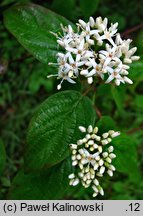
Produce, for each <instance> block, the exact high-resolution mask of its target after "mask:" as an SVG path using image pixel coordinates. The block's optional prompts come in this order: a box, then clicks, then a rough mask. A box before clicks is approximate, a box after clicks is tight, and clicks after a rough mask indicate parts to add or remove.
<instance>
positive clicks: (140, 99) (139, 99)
mask: <svg viewBox="0 0 143 216" xmlns="http://www.w3.org/2000/svg"><path fill="white" fill-rule="evenodd" d="M133 104H134V107H135V108H136V109H138V110H139V111H142V112H143V95H137V94H136V96H135V100H134V101H133Z"/></svg>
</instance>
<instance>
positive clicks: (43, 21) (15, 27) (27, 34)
mask: <svg viewBox="0 0 143 216" xmlns="http://www.w3.org/2000/svg"><path fill="white" fill-rule="evenodd" d="M4 23H5V26H6V28H7V29H8V30H9V31H10V32H11V33H12V34H13V35H14V36H15V37H16V38H17V40H18V41H19V42H20V43H21V44H22V45H23V46H24V47H25V48H26V49H27V50H28V51H29V52H30V53H31V54H32V55H34V56H35V57H36V58H37V59H38V60H40V61H41V62H43V63H48V62H53V61H55V60H56V54H57V52H58V45H57V41H56V37H55V36H54V35H52V34H51V31H52V32H55V33H57V32H61V27H60V24H61V23H62V24H63V25H68V24H71V25H73V24H72V23H70V22H69V21H68V20H67V19H65V18H64V17H62V16H60V15H57V14H56V13H54V12H52V11H50V10H48V9H46V8H44V7H41V6H39V5H36V4H30V3H29V4H21V5H15V6H13V7H11V8H9V9H8V10H6V11H5V12H4Z"/></svg>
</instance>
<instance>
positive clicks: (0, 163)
mask: <svg viewBox="0 0 143 216" xmlns="http://www.w3.org/2000/svg"><path fill="white" fill-rule="evenodd" d="M5 163H6V152H5V147H4V144H3V141H2V140H1V139H0V175H2V173H3V171H4V168H5Z"/></svg>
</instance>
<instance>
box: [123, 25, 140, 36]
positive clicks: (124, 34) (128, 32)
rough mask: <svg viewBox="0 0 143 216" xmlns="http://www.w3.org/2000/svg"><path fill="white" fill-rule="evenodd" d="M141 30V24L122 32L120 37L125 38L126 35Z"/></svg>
mask: <svg viewBox="0 0 143 216" xmlns="http://www.w3.org/2000/svg"><path fill="white" fill-rule="evenodd" d="M141 28H143V23H141V24H139V25H137V26H134V27H133V28H130V29H127V30H126V31H124V32H123V33H121V35H122V36H126V35H129V34H130V33H132V32H135V31H137V30H139V29H141Z"/></svg>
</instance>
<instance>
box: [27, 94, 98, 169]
mask: <svg viewBox="0 0 143 216" xmlns="http://www.w3.org/2000/svg"><path fill="white" fill-rule="evenodd" d="M94 121H95V111H94V109H93V107H92V103H91V101H90V100H89V99H88V98H87V97H84V96H82V95H81V94H80V93H79V92H77V91H73V90H69V91H64V92H60V93H57V94H55V95H52V96H51V97H49V98H48V99H47V100H46V101H45V102H44V103H43V104H42V105H41V106H40V107H39V109H38V111H37V113H36V114H35V115H34V117H33V119H32V121H31V124H30V127H29V130H28V137H27V146H26V154H25V167H26V168H27V169H32V170H34V169H40V168H43V167H49V166H52V165H54V164H57V163H59V162H60V161H62V160H63V159H65V158H66V157H67V156H68V155H69V144H70V143H76V142H77V140H78V139H80V138H81V135H82V134H81V132H80V131H79V129H78V127H79V126H80V125H82V126H85V127H87V126H88V125H90V124H91V125H93V124H94Z"/></svg>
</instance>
